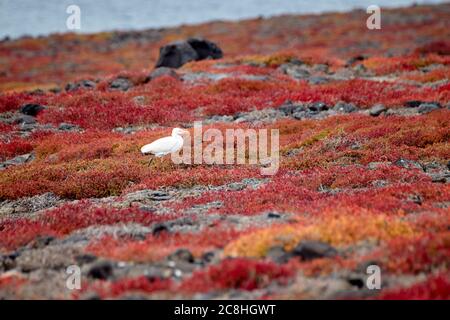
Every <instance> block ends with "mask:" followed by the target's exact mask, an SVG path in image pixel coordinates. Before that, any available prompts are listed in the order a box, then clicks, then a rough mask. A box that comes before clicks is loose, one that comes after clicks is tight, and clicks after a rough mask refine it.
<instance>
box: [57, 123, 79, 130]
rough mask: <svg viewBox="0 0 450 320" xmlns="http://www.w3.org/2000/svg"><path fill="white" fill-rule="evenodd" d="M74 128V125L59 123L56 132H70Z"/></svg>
mask: <svg viewBox="0 0 450 320" xmlns="http://www.w3.org/2000/svg"><path fill="white" fill-rule="evenodd" d="M76 128H77V126H76V125H74V124H71V123H65V122H62V123H60V124H59V126H58V130H62V131H70V130H73V129H76Z"/></svg>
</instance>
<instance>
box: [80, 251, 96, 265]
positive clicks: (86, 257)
mask: <svg viewBox="0 0 450 320" xmlns="http://www.w3.org/2000/svg"><path fill="white" fill-rule="evenodd" d="M95 260H97V257H96V256H94V255H92V254H88V253H86V254H80V255H77V256H75V261H76V262H77V263H78V264H81V265H83V264H87V263H92V262H94V261H95Z"/></svg>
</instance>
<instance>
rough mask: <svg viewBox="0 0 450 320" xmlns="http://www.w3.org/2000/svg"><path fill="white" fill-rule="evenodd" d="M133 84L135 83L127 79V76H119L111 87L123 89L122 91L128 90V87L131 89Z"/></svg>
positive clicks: (112, 88)
mask: <svg viewBox="0 0 450 320" xmlns="http://www.w3.org/2000/svg"><path fill="white" fill-rule="evenodd" d="M132 86H133V83H132V82H131V81H130V80H129V79H127V78H122V77H119V78H117V79H114V80H113V81H112V82H111V83H110V85H109V88H110V89H111V90H121V91H127V90H128V89H130V88H131V87H132Z"/></svg>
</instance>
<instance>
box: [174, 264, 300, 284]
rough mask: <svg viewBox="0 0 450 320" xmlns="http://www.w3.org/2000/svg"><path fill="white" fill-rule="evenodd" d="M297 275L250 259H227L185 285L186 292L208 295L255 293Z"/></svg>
mask: <svg viewBox="0 0 450 320" xmlns="http://www.w3.org/2000/svg"><path fill="white" fill-rule="evenodd" d="M293 274H294V272H293V270H292V269H290V268H288V267H287V266H283V265H281V266H280V265H277V264H275V263H273V262H266V261H256V260H251V259H226V260H223V261H222V262H221V263H220V264H218V265H213V266H210V267H208V268H207V269H206V270H202V271H196V272H194V274H193V275H192V276H191V277H190V278H188V279H186V280H185V281H183V282H182V284H181V286H180V290H182V291H184V292H208V291H211V290H223V289H241V290H247V291H251V290H255V289H259V288H264V287H266V286H268V285H269V284H270V283H272V281H277V282H280V283H285V281H286V280H287V279H289V278H290V277H291V276H293Z"/></svg>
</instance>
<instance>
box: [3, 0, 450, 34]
mask: <svg viewBox="0 0 450 320" xmlns="http://www.w3.org/2000/svg"><path fill="white" fill-rule="evenodd" d="M439 2H445V1H441V0H422V1H420V0H419V1H412V0H313V1H311V0H41V1H36V0H0V38H3V37H5V36H9V37H10V38H17V37H20V36H23V35H31V36H38V35H46V34H49V33H54V32H58V33H63V32H68V31H69V30H68V29H67V27H66V20H67V18H68V16H69V14H68V13H66V8H67V7H68V6H69V5H72V4H75V5H78V6H79V7H80V9H81V29H80V30H77V32H81V33H92V32H98V31H107V30H138V29H145V28H158V27H170V26H177V25H181V24H194V23H201V22H207V21H212V20H239V19H244V18H252V17H258V16H264V17H267V16H273V15H280V14H283V13H321V12H326V11H348V10H351V9H353V8H367V7H368V6H369V5H371V4H377V5H379V6H381V7H400V6H408V5H411V4H412V3H439Z"/></svg>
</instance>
